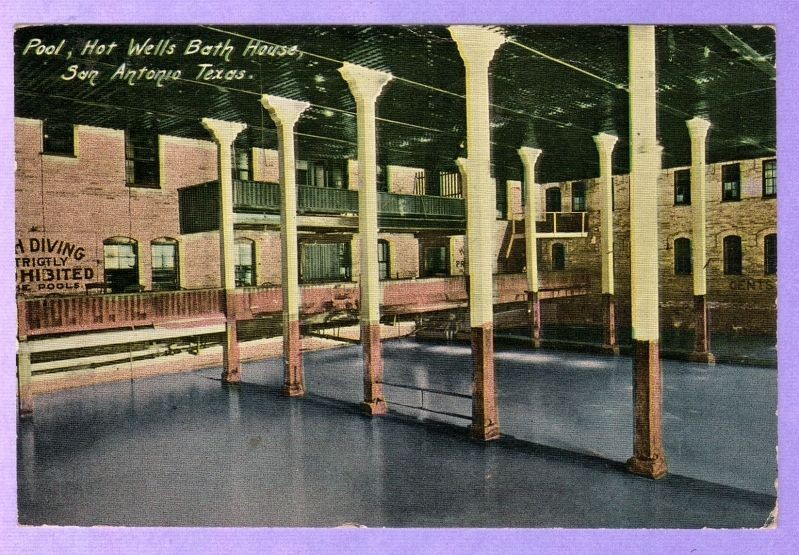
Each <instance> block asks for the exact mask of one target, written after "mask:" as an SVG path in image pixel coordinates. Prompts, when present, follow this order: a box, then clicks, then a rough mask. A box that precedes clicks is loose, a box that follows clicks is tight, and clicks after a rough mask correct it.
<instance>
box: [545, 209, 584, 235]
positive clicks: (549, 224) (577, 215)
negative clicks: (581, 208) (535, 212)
mask: <svg viewBox="0 0 799 555" xmlns="http://www.w3.org/2000/svg"><path fill="white" fill-rule="evenodd" d="M545 218H546V219H545V220H544V221H539V222H536V231H537V232H538V233H553V234H557V233H587V232H588V212H547V213H546V215H545Z"/></svg>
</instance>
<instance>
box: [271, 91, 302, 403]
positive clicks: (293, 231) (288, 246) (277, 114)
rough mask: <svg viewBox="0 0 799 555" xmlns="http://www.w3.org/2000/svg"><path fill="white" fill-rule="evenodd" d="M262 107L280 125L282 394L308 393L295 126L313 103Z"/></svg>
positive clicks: (275, 100)
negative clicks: (302, 331) (302, 327)
mask: <svg viewBox="0 0 799 555" xmlns="http://www.w3.org/2000/svg"><path fill="white" fill-rule="evenodd" d="M261 104H262V105H263V107H264V108H265V109H266V110H267V112H269V115H270V116H271V117H272V121H274V122H275V125H276V126H277V142H278V150H279V153H278V154H279V158H278V160H279V168H280V232H281V233H280V239H281V245H280V246H281V250H280V259H281V276H282V279H281V288H282V290H283V370H284V372H283V375H284V381H283V394H285V395H288V396H289V397H297V396H301V395H303V394H305V380H304V376H303V371H302V340H301V337H300V285H299V269H298V256H297V250H298V248H297V183H296V181H297V179H296V175H297V174H296V170H295V166H296V163H295V161H294V126H295V124H296V123H297V120H298V119H299V118H300V114H302V113H303V112H304V111H305V110H306V109H308V107H309V106H310V104H309V103H308V102H300V101H298V100H290V99H288V98H282V97H279V96H271V95H268V94H265V95H263V96H261Z"/></svg>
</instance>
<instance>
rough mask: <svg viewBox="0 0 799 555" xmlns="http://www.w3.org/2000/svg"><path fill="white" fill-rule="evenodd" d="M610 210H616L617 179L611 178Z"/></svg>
mask: <svg viewBox="0 0 799 555" xmlns="http://www.w3.org/2000/svg"><path fill="white" fill-rule="evenodd" d="M610 209H611V210H616V178H615V177H611V178H610Z"/></svg>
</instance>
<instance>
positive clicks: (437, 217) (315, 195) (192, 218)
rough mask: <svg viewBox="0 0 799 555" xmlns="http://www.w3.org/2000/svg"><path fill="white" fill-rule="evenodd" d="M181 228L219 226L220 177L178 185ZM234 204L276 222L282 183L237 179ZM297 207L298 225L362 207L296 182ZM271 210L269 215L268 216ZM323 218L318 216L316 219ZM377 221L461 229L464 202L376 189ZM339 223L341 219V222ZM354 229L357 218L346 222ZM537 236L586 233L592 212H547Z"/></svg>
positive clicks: (254, 218)
mask: <svg viewBox="0 0 799 555" xmlns="http://www.w3.org/2000/svg"><path fill="white" fill-rule="evenodd" d="M179 204H180V230H181V233H197V232H201V231H211V230H214V229H218V228H219V186H218V184H217V182H216V181H212V182H209V183H202V184H199V185H192V186H189V187H185V188H183V189H180V191H179ZM233 209H234V211H235V212H236V213H238V214H240V215H242V218H243V216H246V215H250V216H251V217H250V218H247V223H261V224H264V223H269V224H271V225H278V220H277V219H276V218H275V217H274V216H276V215H277V214H279V213H280V185H279V184H277V183H268V182H259V181H238V180H237V181H234V182H233ZM297 212H298V214H299V215H300V225H303V217H305V218H306V220H305V222H306V225H313V224H311V223H309V222H310V220H308V219H307V218H308V217H310V216H323V217H324V216H328V217H329V216H345V217H346V216H354V215H357V213H358V191H353V190H349V189H332V188H323V187H307V186H298V187H297ZM269 216H272V218H271V221H270V220H268V218H269ZM319 221H320V220H318V219H316V220H315V223H316V224H318V223H319ZM378 222H379V225H380V227H381V228H382V229H398V230H403V229H413V230H419V229H445V230H446V231H447V232H449V233H463V232H464V231H465V226H466V203H465V201H464V199H462V198H457V197H443V196H430V195H403V194H396V193H383V192H381V193H378ZM339 225H341V222H339ZM344 225H345V226H348V227H351V228H353V229H355V227H357V223H356V222H355V221H353V220H349V221H346V222H344ZM536 227H537V230H538V236H539V237H541V238H548V237H562V238H568V237H586V236H587V235H588V213H586V212H547V213H546V215H545V219H544V220H543V221H539V222H536Z"/></svg>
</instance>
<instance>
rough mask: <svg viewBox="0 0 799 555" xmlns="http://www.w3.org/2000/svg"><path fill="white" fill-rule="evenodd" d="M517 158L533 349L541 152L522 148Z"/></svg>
mask: <svg viewBox="0 0 799 555" xmlns="http://www.w3.org/2000/svg"><path fill="white" fill-rule="evenodd" d="M518 152H519V157H520V158H521V159H522V165H523V166H524V184H523V187H524V246H525V254H526V259H527V312H528V316H529V320H530V337H531V340H532V345H533V347H535V348H538V347H540V346H541V299H540V298H539V297H538V230H537V229H536V218H537V215H538V184H537V183H536V182H535V164H536V162H537V161H538V157H539V156H540V155H541V150H540V149H538V148H530V147H522V148H520V149H519V151H518Z"/></svg>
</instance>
